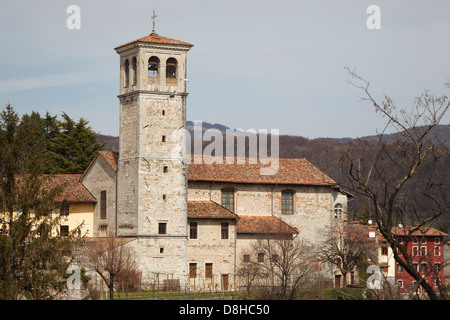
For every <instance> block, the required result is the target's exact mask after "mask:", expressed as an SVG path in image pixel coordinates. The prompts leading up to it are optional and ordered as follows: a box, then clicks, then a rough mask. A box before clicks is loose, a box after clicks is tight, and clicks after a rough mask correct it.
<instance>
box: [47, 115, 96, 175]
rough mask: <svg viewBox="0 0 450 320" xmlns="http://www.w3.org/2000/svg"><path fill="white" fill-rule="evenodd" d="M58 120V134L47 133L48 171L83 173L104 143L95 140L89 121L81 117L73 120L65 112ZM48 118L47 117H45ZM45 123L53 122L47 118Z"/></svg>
mask: <svg viewBox="0 0 450 320" xmlns="http://www.w3.org/2000/svg"><path fill="white" fill-rule="evenodd" d="M62 117H63V120H62V121H58V122H57V124H58V129H59V132H58V134H56V135H54V136H52V135H48V138H49V145H48V148H49V149H48V154H49V160H50V162H51V166H52V167H51V168H49V169H48V170H49V172H53V173H83V172H84V170H86V168H87V167H88V166H89V164H90V163H91V161H92V160H93V159H94V157H95V156H96V154H97V152H98V151H100V150H102V148H103V147H104V145H105V144H99V143H98V142H97V135H98V134H97V133H95V132H94V131H93V130H92V128H91V127H89V126H88V124H89V122H88V121H87V120H85V119H83V118H81V119H80V120H79V121H78V122H75V121H74V120H73V119H72V118H70V117H69V116H68V115H67V114H66V113H64V112H63V114H62ZM47 118H48V117H47ZM47 123H53V119H52V118H51V117H50V118H48V122H47Z"/></svg>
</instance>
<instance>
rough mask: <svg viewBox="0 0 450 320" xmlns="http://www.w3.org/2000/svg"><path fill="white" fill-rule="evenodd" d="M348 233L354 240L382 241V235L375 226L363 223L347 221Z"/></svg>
mask: <svg viewBox="0 0 450 320" xmlns="http://www.w3.org/2000/svg"><path fill="white" fill-rule="evenodd" d="M348 230H349V235H350V237H351V239H352V240H354V241H357V240H359V241H371V242H372V241H373V242H376V241H383V240H384V237H383V235H382V234H381V233H380V232H379V231H378V230H377V227H376V226H373V225H364V224H359V223H349V225H348Z"/></svg>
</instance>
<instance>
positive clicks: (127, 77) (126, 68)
mask: <svg viewBox="0 0 450 320" xmlns="http://www.w3.org/2000/svg"><path fill="white" fill-rule="evenodd" d="M123 68H124V71H125V87H128V86H129V84H130V61H128V59H127V60H125V63H124V65H123Z"/></svg>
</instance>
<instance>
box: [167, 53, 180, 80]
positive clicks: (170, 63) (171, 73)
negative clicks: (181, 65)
mask: <svg viewBox="0 0 450 320" xmlns="http://www.w3.org/2000/svg"><path fill="white" fill-rule="evenodd" d="M177 65H178V62H177V59H175V58H169V59H167V62H166V84H177Z"/></svg>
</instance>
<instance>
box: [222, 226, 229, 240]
mask: <svg viewBox="0 0 450 320" xmlns="http://www.w3.org/2000/svg"><path fill="white" fill-rule="evenodd" d="M221 229H222V230H221V237H222V239H228V223H222V224H221Z"/></svg>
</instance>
